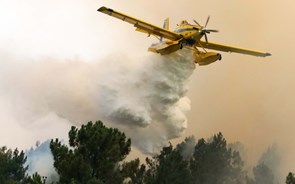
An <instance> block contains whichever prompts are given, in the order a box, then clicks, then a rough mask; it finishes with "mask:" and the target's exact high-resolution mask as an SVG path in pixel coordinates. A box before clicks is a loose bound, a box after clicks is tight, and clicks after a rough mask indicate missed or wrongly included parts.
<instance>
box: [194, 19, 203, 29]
mask: <svg viewBox="0 0 295 184" xmlns="http://www.w3.org/2000/svg"><path fill="white" fill-rule="evenodd" d="M193 21H194V23H195V24H197V25H198V26H200V27H201V25H200V24H199V23H198V22H197V21H196V20H195V19H194V20H193Z"/></svg>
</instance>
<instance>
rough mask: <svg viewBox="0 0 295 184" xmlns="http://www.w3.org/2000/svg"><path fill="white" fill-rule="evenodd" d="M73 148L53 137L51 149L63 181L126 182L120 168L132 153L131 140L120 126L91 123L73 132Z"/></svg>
mask: <svg viewBox="0 0 295 184" xmlns="http://www.w3.org/2000/svg"><path fill="white" fill-rule="evenodd" d="M69 145H70V147H71V148H69V147H68V146H66V145H63V144H61V142H60V141H59V140H58V139H56V140H51V143H50V149H51V151H52V154H53V157H54V167H55V168H56V170H57V172H58V174H59V175H60V183H83V184H84V183H122V181H123V177H122V174H121V171H120V168H119V162H120V161H122V160H123V159H124V158H125V157H126V156H127V154H128V153H129V152H130V145H131V141H130V139H127V140H126V136H125V134H124V133H122V132H120V131H119V130H118V129H113V128H107V127H105V126H104V125H103V123H102V122H101V121H98V122H96V123H92V122H89V123H87V124H86V125H82V127H81V128H80V129H77V128H76V127H74V126H73V127H72V128H71V130H70V132H69Z"/></svg>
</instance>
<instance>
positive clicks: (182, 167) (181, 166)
mask: <svg viewBox="0 0 295 184" xmlns="http://www.w3.org/2000/svg"><path fill="white" fill-rule="evenodd" d="M146 162H147V165H148V167H149V169H148V170H147V173H146V179H145V180H146V183H157V184H169V183H174V184H178V183H179V184H181V183H187V184H188V183H190V178H191V177H190V170H189V162H188V161H186V160H185V159H183V157H182V155H181V152H180V151H179V150H177V149H173V147H172V145H171V144H170V145H169V146H168V147H164V148H163V149H162V151H161V153H160V154H159V155H156V156H154V157H153V159H149V158H146Z"/></svg>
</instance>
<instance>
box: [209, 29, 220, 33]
mask: <svg viewBox="0 0 295 184" xmlns="http://www.w3.org/2000/svg"><path fill="white" fill-rule="evenodd" d="M210 32H213V33H218V32H219V31H218V30H216V29H206V33H210Z"/></svg>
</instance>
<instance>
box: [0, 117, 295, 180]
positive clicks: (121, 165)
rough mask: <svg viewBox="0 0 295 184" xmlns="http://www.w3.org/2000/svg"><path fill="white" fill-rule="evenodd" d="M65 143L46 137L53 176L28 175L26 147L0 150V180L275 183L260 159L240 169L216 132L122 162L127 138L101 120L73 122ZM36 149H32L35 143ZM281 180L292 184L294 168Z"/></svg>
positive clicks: (234, 152) (232, 148) (236, 154)
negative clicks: (82, 123) (141, 159)
mask: <svg viewBox="0 0 295 184" xmlns="http://www.w3.org/2000/svg"><path fill="white" fill-rule="evenodd" d="M68 138H69V140H68V143H63V142H62V141H61V140H59V139H51V140H50V142H49V147H50V151H51V154H52V158H53V163H54V164H53V167H54V169H55V171H56V173H57V176H55V177H52V176H41V175H40V174H39V173H38V171H37V172H35V173H33V174H28V172H27V171H28V169H29V167H30V165H28V164H26V163H27V155H28V154H27V152H28V151H23V150H18V149H17V148H15V149H9V148H7V147H5V146H3V147H1V149H0V183H1V184H45V183H49V184H121V183H124V184H183V183H186V184H277V183H278V181H277V178H276V175H275V173H274V170H273V168H272V167H271V166H270V165H269V164H268V163H266V162H263V161H260V162H258V163H257V165H256V166H255V167H253V169H252V171H251V172H249V171H247V170H245V169H244V160H243V159H242V156H241V154H242V153H240V150H239V145H238V144H237V143H236V144H230V143H227V141H226V139H225V138H224V136H223V134H222V133H221V132H219V133H217V134H215V135H213V136H212V137H210V138H208V139H205V138H201V139H199V140H195V138H194V137H193V136H191V137H187V138H185V140H183V141H182V142H181V143H179V144H177V145H176V146H173V145H172V144H171V143H170V144H169V145H167V146H166V147H163V148H162V150H161V151H160V152H159V153H157V154H155V155H153V156H152V157H146V159H145V162H144V163H141V162H142V161H140V159H139V158H136V159H133V160H130V161H126V157H127V156H128V154H129V153H130V151H131V141H132V140H131V139H129V138H128V137H126V135H125V133H124V132H121V131H119V130H118V129H116V128H109V127H106V126H105V125H104V124H103V122H101V121H97V122H95V123H93V122H88V123H86V124H84V125H82V126H81V127H79V128H78V127H75V126H72V127H71V129H70V130H69V132H68ZM36 149H37V148H36ZM285 183H286V184H295V175H294V173H293V172H289V173H286V177H285Z"/></svg>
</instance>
